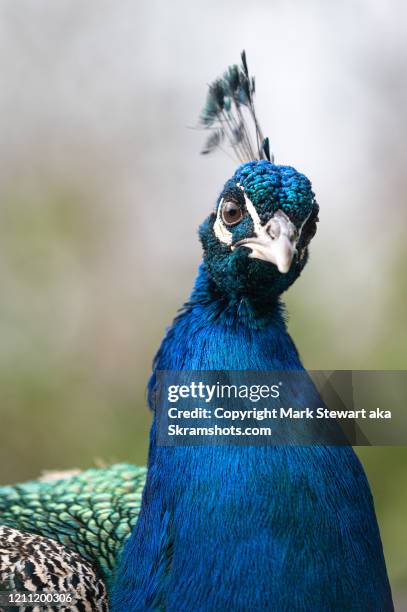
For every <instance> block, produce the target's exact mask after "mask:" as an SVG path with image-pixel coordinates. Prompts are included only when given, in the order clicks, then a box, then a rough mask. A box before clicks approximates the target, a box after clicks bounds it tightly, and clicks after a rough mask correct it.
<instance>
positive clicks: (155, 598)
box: [112, 266, 393, 612]
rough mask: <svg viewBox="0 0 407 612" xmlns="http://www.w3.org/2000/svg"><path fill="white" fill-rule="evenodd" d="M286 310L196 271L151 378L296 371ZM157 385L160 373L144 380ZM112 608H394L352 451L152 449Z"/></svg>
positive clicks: (360, 472)
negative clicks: (242, 296)
mask: <svg viewBox="0 0 407 612" xmlns="http://www.w3.org/2000/svg"><path fill="white" fill-rule="evenodd" d="M301 368H302V365H301V362H300V360H299V357H298V353H297V351H296V348H295V346H294V344H293V342H292V340H291V338H290V336H289V335H288V333H287V330H286V325H285V321H284V317H283V311H282V307H281V305H280V303H279V301H278V300H277V299H276V300H272V301H271V302H270V303H269V305H268V307H267V308H266V309H265V308H260V307H259V305H258V304H256V303H253V302H250V301H249V300H240V301H239V300H237V299H236V300H229V301H225V300H224V299H222V297H221V296H218V295H217V294H216V287H214V286H213V284H212V283H211V280H210V278H209V277H208V275H207V272H206V270H205V267H204V266H203V267H201V269H200V272H199V275H198V278H197V282H196V285H195V288H194V291H193V293H192V295H191V298H190V301H189V302H188V303H187V304H186V305H185V306H184V308H183V310H182V311H181V312H180V314H179V315H178V316H177V318H176V319H175V321H174V323H173V325H172V327H171V328H170V330H169V331H168V333H167V335H166V337H165V339H164V340H163V343H162V345H161V348H160V350H159V352H158V354H157V356H156V360H155V363H154V371H156V370H182V369H184V370H205V369H207V370H222V369H223V370H227V369H231V370H237V369H242V370H266V371H267V370H268V371H271V370H290V369H301ZM149 386H150V390H151V388H152V387H153V386H154V372H153V375H152V379H151V381H150V385H149ZM148 467H149V471H148V478H147V483H146V487H145V490H144V494H143V504H142V510H141V513H140V516H139V519H138V522H137V525H136V527H135V529H134V531H133V533H132V535H131V537H130V539H129V541H128V542H127V544H126V547H125V549H124V551H123V555H122V559H121V563H120V565H119V568H118V572H117V578H116V584H115V587H114V591H113V606H112V609H113V610H114V611H116V612H118V611H120V612H129V611H130V612H133V611H136V610H167V611H173V610H174V611H177V612H178V611H188V612H190V611H192V610H201V611H212V610H226V609H230V610H242V611H244V610H264V609H272V610H278V611H279V612H281V611H284V610H290V612H291V611H296V610H298V611H299V610H301V611H310V610H312V611H313V612H322V611H326V610H338V611H342V612H343V611H344V610H363V611H365V610H372V611H377V612H379V611H381V612H384V611H390V610H392V609H393V607H392V603H391V594H390V588H389V584H388V580H387V575H386V569H385V564H384V558H383V552H382V546H381V542H380V535H379V532H378V527H377V523H376V518H375V514H374V509H373V505H372V499H371V495H370V491H369V487H368V484H367V481H366V478H365V475H364V472H363V469H362V467H361V465H360V463H359V461H358V459H357V458H356V455H355V454H354V452H353V450H352V449H351V448H348V447H338V448H336V447H327V446H325V447H317V446H314V447H272V446H219V447H211V446H201V447H197V446H195V447H171V448H169V447H156V445H155V421H154V422H153V426H152V430H151V439H150V455H149V466H148Z"/></svg>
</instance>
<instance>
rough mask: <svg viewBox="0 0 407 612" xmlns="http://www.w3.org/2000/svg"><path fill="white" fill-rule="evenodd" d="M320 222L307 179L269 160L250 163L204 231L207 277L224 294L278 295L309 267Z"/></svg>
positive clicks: (233, 181)
mask: <svg viewBox="0 0 407 612" xmlns="http://www.w3.org/2000/svg"><path fill="white" fill-rule="evenodd" d="M317 220H318V204H317V203H316V201H315V197H314V193H313V191H312V189H311V183H310V181H309V180H308V179H307V177H306V176H304V175H303V174H301V173H300V172H298V171H297V170H295V169H294V168H292V167H290V166H277V165H275V164H273V163H271V162H270V161H268V160H258V161H251V162H247V163H245V164H243V165H241V166H240V167H239V168H238V169H237V170H236V172H235V174H234V176H233V177H232V178H231V179H230V180H228V181H227V182H226V184H225V185H224V187H223V190H222V192H221V194H220V196H219V198H218V200H217V204H216V210H215V211H214V212H213V213H212V214H211V215H210V216H209V217H208V219H207V220H206V221H205V222H204V223H203V224H202V226H201V228H200V238H201V242H202V245H203V248H204V257H205V262H206V266H207V269H208V272H209V273H210V275H211V277H212V279H213V280H214V281H215V283H216V285H217V286H218V288H219V289H220V290H221V291H222V292H224V293H228V294H232V295H237V296H253V297H255V296H256V295H259V296H260V295H261V294H268V295H270V294H274V295H275V296H277V295H280V294H281V293H282V292H283V291H285V290H286V289H287V288H288V287H289V286H290V285H291V284H292V283H293V282H294V281H295V280H296V278H298V276H299V275H300V273H301V271H302V269H303V268H304V266H305V264H306V262H307V259H308V246H309V243H310V241H311V239H312V237H313V236H314V234H315V232H316V223H317Z"/></svg>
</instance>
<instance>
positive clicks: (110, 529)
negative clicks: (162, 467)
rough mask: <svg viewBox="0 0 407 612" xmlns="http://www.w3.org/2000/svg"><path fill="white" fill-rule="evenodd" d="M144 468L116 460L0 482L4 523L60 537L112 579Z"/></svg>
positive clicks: (0, 517)
mask: <svg viewBox="0 0 407 612" xmlns="http://www.w3.org/2000/svg"><path fill="white" fill-rule="evenodd" d="M146 473H147V470H146V468H141V467H136V466H134V465H127V464H116V465H112V466H110V467H106V468H93V469H89V470H86V471H84V472H80V473H79V474H77V475H74V476H69V477H67V478H61V479H58V480H34V481H31V482H26V483H23V484H19V485H13V486H4V487H0V523H1V524H4V525H8V526H10V527H14V528H16V529H20V530H21V531H26V532H30V533H34V534H38V535H42V536H46V537H49V538H52V539H54V540H57V541H58V542H60V543H61V544H64V545H65V546H66V547H67V548H70V549H72V550H75V551H77V552H78V553H79V554H80V555H81V556H82V557H84V558H85V559H87V560H89V561H91V562H92V563H94V564H96V566H97V567H98V568H99V571H100V574H101V576H102V577H103V579H104V580H105V582H106V584H109V583H110V581H111V579H112V576H113V573H114V569H115V566H116V562H117V558H118V555H119V553H120V551H121V550H122V548H123V546H124V543H125V541H126V539H127V538H128V536H129V535H130V532H131V530H132V529H133V527H134V525H135V523H136V521H137V517H138V514H139V512H140V506H141V495H142V491H143V488H144V483H145V478H146Z"/></svg>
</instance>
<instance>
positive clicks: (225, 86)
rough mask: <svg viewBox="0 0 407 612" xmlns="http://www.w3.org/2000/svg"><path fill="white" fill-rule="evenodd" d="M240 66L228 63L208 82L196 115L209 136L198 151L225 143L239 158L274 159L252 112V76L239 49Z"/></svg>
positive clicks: (246, 159) (242, 159) (220, 147)
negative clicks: (221, 74)
mask: <svg viewBox="0 0 407 612" xmlns="http://www.w3.org/2000/svg"><path fill="white" fill-rule="evenodd" d="M241 60H242V63H241V65H240V66H238V65H237V64H233V65H232V66H229V68H228V69H227V70H226V72H225V73H224V74H223V76H222V77H220V78H217V79H216V80H215V81H213V82H212V83H211V84H210V85H209V89H208V94H207V98H206V104H205V106H204V108H203V110H202V112H201V115H200V126H201V127H202V128H204V129H205V130H208V131H209V132H210V133H209V136H208V137H207V139H206V142H205V145H204V147H203V149H202V151H201V153H202V154H203V155H207V154H208V153H212V152H213V151H215V150H216V149H221V150H224V145H225V144H227V143H228V144H229V146H230V147H231V148H232V151H233V153H234V155H235V157H236V158H237V160H238V161H239V162H242V163H243V162H247V161H255V160H259V159H266V160H268V161H271V162H274V155H273V154H272V153H270V143H269V139H268V138H265V137H264V136H263V132H262V129H261V127H260V124H259V121H258V119H257V115H256V109H255V105H254V96H255V92H256V84H255V79H254V77H253V76H251V75H250V73H249V68H248V65H247V59H246V52H245V51H242V54H241Z"/></svg>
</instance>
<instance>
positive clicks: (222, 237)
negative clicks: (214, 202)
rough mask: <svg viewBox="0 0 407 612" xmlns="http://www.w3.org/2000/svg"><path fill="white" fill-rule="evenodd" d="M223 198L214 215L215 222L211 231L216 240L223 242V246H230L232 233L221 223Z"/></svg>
mask: <svg viewBox="0 0 407 612" xmlns="http://www.w3.org/2000/svg"><path fill="white" fill-rule="evenodd" d="M222 204H223V198H222V199H221V201H220V202H219V206H218V212H217V213H216V221H215V223H214V226H213V231H214V233H215V236H216V238H217V239H218V240H219V242H223V244H227V245H228V246H230V245H231V244H232V240H233V236H232V232H230V231H229V230H228V229H227V228H226V227H225V225H224V224H223V222H222V219H221V210H222Z"/></svg>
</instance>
